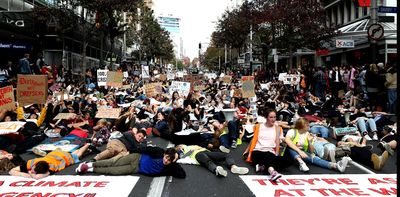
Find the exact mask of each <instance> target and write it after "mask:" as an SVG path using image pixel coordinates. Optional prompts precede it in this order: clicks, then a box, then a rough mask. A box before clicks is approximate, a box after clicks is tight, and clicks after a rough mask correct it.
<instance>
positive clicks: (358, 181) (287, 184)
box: [240, 174, 397, 197]
mask: <svg viewBox="0 0 400 197" xmlns="http://www.w3.org/2000/svg"><path fill="white" fill-rule="evenodd" d="M240 178H241V179H242V180H243V182H244V183H245V184H246V185H247V187H249V189H250V190H251V191H252V192H253V194H254V195H255V196H256V197H259V196H260V197H261V196H313V197H316V196H396V195H397V178H396V174H343V175H341V174H318V175H312V174H309V175H307V176H306V177H305V176H304V175H285V176H284V177H282V178H280V179H279V180H278V181H272V180H270V176H265V175H264V176H258V175H245V176H240Z"/></svg>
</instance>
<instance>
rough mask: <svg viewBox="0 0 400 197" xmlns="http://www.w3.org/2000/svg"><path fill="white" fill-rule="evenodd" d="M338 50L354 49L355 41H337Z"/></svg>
mask: <svg viewBox="0 0 400 197" xmlns="http://www.w3.org/2000/svg"><path fill="white" fill-rule="evenodd" d="M336 48H354V40H336Z"/></svg>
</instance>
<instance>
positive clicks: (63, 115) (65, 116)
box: [54, 113, 76, 120]
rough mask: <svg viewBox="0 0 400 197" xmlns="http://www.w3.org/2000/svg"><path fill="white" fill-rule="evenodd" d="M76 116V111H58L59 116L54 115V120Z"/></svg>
mask: <svg viewBox="0 0 400 197" xmlns="http://www.w3.org/2000/svg"><path fill="white" fill-rule="evenodd" d="M75 116H76V114H75V113H58V114H57V116H56V117H54V120H60V119H64V120H68V119H71V118H74V117H75Z"/></svg>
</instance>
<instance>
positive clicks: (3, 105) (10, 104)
mask: <svg viewBox="0 0 400 197" xmlns="http://www.w3.org/2000/svg"><path fill="white" fill-rule="evenodd" d="M14 106H15V101H14V90H13V87H12V86H6V87H4V88H0V110H2V109H5V110H9V109H13V108H14Z"/></svg>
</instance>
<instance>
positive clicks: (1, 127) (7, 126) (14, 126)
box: [0, 121, 26, 135]
mask: <svg viewBox="0 0 400 197" xmlns="http://www.w3.org/2000/svg"><path fill="white" fill-rule="evenodd" d="M25 124H26V122H19V121H10V122H0V135H5V134H9V133H15V132H17V131H18V130H19V129H20V128H21V127H22V126H24V125H25Z"/></svg>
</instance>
